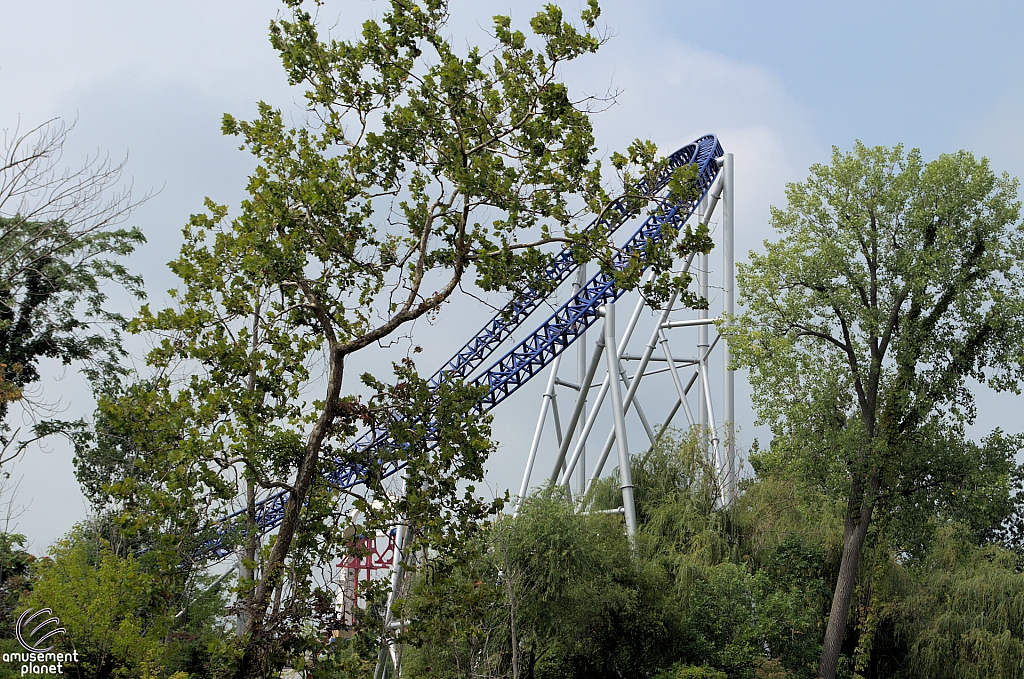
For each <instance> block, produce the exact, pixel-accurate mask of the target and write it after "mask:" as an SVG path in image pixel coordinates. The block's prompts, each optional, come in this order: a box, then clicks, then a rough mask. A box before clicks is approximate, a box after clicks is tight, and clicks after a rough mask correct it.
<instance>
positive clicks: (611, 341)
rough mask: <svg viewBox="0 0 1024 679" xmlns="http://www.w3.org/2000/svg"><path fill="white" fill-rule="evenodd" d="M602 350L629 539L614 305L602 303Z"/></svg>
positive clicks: (630, 509) (632, 513)
mask: <svg viewBox="0 0 1024 679" xmlns="http://www.w3.org/2000/svg"><path fill="white" fill-rule="evenodd" d="M604 308H605V318H604V352H605V356H606V357H607V360H608V376H609V378H611V379H609V382H611V384H610V387H609V390H610V391H611V394H612V416H613V418H614V420H615V447H616V449H617V450H618V453H619V488H620V489H621V490H622V506H623V508H625V510H626V534H627V535H628V536H629V539H630V541H632V540H633V537H634V536H635V535H636V528H637V524H636V505H635V504H634V503H633V476H632V473H631V472H630V469H629V445H628V443H627V441H626V417H625V411H624V410H623V408H622V387H621V386H619V380H616V379H614V375H615V374H616V373H617V372H618V363H619V352H618V351H617V348H616V346H615V304H614V303H611V304H606V305H605V307H604Z"/></svg>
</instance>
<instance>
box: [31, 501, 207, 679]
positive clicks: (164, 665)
mask: <svg viewBox="0 0 1024 679" xmlns="http://www.w3.org/2000/svg"><path fill="white" fill-rule="evenodd" d="M110 528H111V525H110V524H109V522H105V521H102V520H90V521H88V522H85V523H83V524H80V525H78V526H76V527H75V529H74V530H72V531H71V533H69V534H68V536H66V537H65V538H64V539H62V540H59V541H58V542H57V543H56V544H55V545H54V546H53V547H52V548H51V554H50V556H49V557H48V558H46V559H40V560H39V561H37V562H35V564H34V565H33V571H34V572H33V579H32V589H31V591H30V592H28V593H26V594H25V595H24V596H23V597H22V599H21V602H20V606H21V608H23V609H24V608H34V609H39V608H51V609H52V610H53V612H54V615H56V616H57V617H58V618H59V619H60V621H61V626H62V627H64V628H65V629H66V630H67V632H66V634H63V635H61V636H60V642H59V643H60V644H61V645H62V646H61V647H59V648H58V649H55V650H63V651H65V652H71V651H74V650H76V651H77V652H78V663H77V664H76V663H70V664H71V665H74V667H69V670H70V671H75V672H77V673H78V676H83V677H138V676H149V677H153V679H156V677H158V676H162V677H168V676H175V677H177V678H183V677H184V676H186V675H200V676H202V675H209V674H210V673H211V670H212V668H213V667H214V666H215V664H216V661H215V659H213V658H212V657H211V654H210V647H211V645H215V644H216V643H218V640H219V639H220V637H221V635H222V633H223V631H222V630H221V629H220V627H219V625H220V623H219V620H220V616H221V615H222V612H223V606H224V604H223V601H222V600H221V598H220V594H219V592H218V591H216V590H211V589H210V588H209V586H208V585H209V580H207V581H206V582H196V583H192V584H193V585H194V588H193V590H192V591H190V592H187V593H186V595H185V596H184V597H183V598H184V601H183V600H182V597H177V596H171V595H170V594H169V591H168V583H167V577H166V575H164V576H162V575H161V574H159V573H152V572H147V571H148V570H152V569H151V568H150V569H147V564H145V563H144V562H143V561H140V560H139V559H137V558H136V557H135V555H133V554H131V553H128V554H117V553H116V552H115V551H114V550H113V549H112V548H111V543H110V541H108V540H107V539H105V537H104V534H106V535H110V534H112V533H116V531H111V530H110ZM204 585H206V586H205V587H204ZM176 673H178V674H176Z"/></svg>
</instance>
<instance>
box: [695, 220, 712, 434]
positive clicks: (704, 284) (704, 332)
mask: <svg viewBox="0 0 1024 679" xmlns="http://www.w3.org/2000/svg"><path fill="white" fill-rule="evenodd" d="M704 207H705V206H704V203H701V204H700V205H699V206H698V207H697V215H698V217H697V219H698V221H700V222H702V223H707V222H708V221H709V220H710V218H711V216H710V213H705V211H704ZM697 291H698V294H699V295H700V298H701V299H707V298H708V256H707V255H705V254H704V253H703V252H702V253H701V254H700V259H698V260H697ZM707 317H708V310H707V309H698V310H697V322H698V323H700V321H702V320H706V319H707ZM707 350H708V326H707V325H706V324H704V323H700V325H698V326H697V355H698V356H704V354H706V353H707ZM697 370H698V371H699V372H700V373H701V378H702V379H701V380H700V381H699V382H698V383H697V426H698V427H699V429H700V432H699V436H700V437H701V440H703V438H704V437H705V436H707V430H708V407H707V401H708V396H709V395H708V393H707V379H705V378H706V373H707V364H706V363H705V362H704V361H703V360H702V361H701V362H700V363H699V364H698V365H697Z"/></svg>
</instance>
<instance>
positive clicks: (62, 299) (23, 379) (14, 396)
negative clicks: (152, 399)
mask: <svg viewBox="0 0 1024 679" xmlns="http://www.w3.org/2000/svg"><path fill="white" fill-rule="evenodd" d="M68 131H69V128H68V127H67V126H65V125H64V124H63V123H60V122H59V121H49V122H47V123H44V124H43V125H40V126H39V127H37V128H35V129H32V130H29V131H28V132H25V133H22V132H20V131H19V130H15V131H14V132H13V134H11V135H9V136H8V135H7V134H5V135H4V142H5V143H4V146H3V149H2V150H0V419H3V420H6V415H7V412H8V409H9V408H10V403H11V402H13V401H23V400H24V388H25V387H26V386H28V385H30V384H33V383H35V382H37V381H38V380H39V362H40V360H42V359H56V360H59V361H61V362H62V363H63V364H64V365H68V364H70V363H72V362H77V363H79V364H81V365H82V367H83V369H84V371H85V373H86V375H87V376H88V377H89V378H90V379H91V380H92V381H93V382H94V383H97V384H101V383H103V382H104V381H105V380H108V379H110V378H111V377H112V376H114V375H116V374H119V373H120V372H122V371H121V369H120V368H119V365H118V361H119V359H120V358H121V356H122V351H121V344H120V337H119V334H118V331H119V330H120V329H121V328H123V326H124V322H125V319H124V318H123V317H122V316H121V315H120V314H117V313H114V312H111V311H110V310H109V309H108V305H107V301H108V300H107V291H106V290H105V289H104V284H106V283H108V282H113V283H117V284H120V285H121V286H123V287H124V288H125V289H126V290H127V291H128V292H129V294H131V295H133V296H135V297H142V287H141V286H142V279H141V277H139V276H136V275H134V274H132V273H130V272H129V271H128V270H127V268H126V267H125V266H124V264H123V263H122V261H121V260H122V258H123V257H125V256H126V255H128V254H130V253H131V252H132V251H133V250H134V249H135V247H136V246H137V245H139V244H140V243H143V242H145V238H144V237H143V235H142V232H141V231H139V229H138V228H130V229H124V228H117V225H118V224H119V223H121V222H123V221H124V219H126V218H127V216H128V214H129V213H130V212H131V211H132V209H134V208H135V207H136V206H137V205H139V203H140V201H136V200H133V199H132V196H131V192H130V191H120V192H119V191H118V190H117V184H118V182H119V181H120V176H121V170H122V168H123V163H122V164H115V163H112V162H110V160H109V159H103V158H96V159H92V160H87V161H86V162H85V164H84V165H83V166H82V167H81V168H79V169H77V170H67V169H64V168H62V167H61V161H62V154H63V147H64V144H65V141H66V139H67V134H68ZM30 405H31V404H30ZM36 405H38V404H36ZM0 427H2V429H0V445H2V449H0V465H2V464H3V463H4V462H6V461H9V460H11V459H13V458H14V457H16V456H17V455H19V454H20V453H21V452H22V451H24V449H25V446H26V445H28V443H30V442H31V441H33V440H37V439H38V438H39V437H41V436H45V435H48V434H52V433H55V432H59V431H65V430H67V429H68V427H67V425H61V424H60V423H54V422H41V423H40V424H39V425H37V426H36V427H35V431H34V432H33V436H32V437H29V438H25V437H19V436H18V432H17V431H15V432H12V431H11V429H10V426H9V425H8V424H7V423H6V421H4V422H3V423H2V424H0Z"/></svg>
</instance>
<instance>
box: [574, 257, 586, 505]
mask: <svg viewBox="0 0 1024 679" xmlns="http://www.w3.org/2000/svg"><path fill="white" fill-rule="evenodd" d="M586 282H587V265H586V263H583V264H580V268H579V271H578V272H577V274H576V283H574V284H573V294H575V293H576V292H578V291H579V290H580V289H582V288H583V286H584V285H585V284H586ZM576 343H577V348H576V383H577V384H582V383H583V376H584V375H586V374H587V331H586V330H584V331H583V332H581V333H580V336H579V338H578V339H577V340H576ZM587 396H588V394H586V393H583V392H580V393H578V394H577V395H576V398H578V399H581V400H582V401H583V409H584V410H586V408H587ZM576 443H577V444H578V445H579V446H580V456H579V461H578V462H577V464H578V465H579V466H578V467H577V468H578V470H579V473H578V474H577V475H576V492H577V493H579V494H580V495H582V494H583V493H585V492H586V490H587V442H586V441H585V440H584V439H583V422H581V421H580V422H577V426H576Z"/></svg>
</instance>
